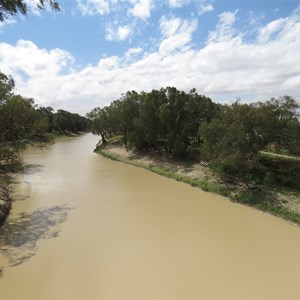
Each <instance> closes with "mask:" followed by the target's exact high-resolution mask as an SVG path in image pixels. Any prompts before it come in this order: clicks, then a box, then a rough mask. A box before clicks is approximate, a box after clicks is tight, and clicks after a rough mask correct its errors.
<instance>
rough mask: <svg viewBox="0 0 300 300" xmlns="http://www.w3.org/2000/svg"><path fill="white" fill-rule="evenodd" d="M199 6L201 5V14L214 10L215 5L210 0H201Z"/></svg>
mask: <svg viewBox="0 0 300 300" xmlns="http://www.w3.org/2000/svg"><path fill="white" fill-rule="evenodd" d="M198 7H199V8H198V9H199V15H200V16H201V15H204V14H206V13H208V12H211V11H213V10H214V7H213V5H212V3H211V1H210V0H202V1H200V2H199V4H198Z"/></svg>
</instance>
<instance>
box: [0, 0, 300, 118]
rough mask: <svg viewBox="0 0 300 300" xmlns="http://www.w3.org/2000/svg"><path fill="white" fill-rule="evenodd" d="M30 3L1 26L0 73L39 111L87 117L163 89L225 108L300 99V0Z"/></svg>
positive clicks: (124, 0)
mask: <svg viewBox="0 0 300 300" xmlns="http://www.w3.org/2000/svg"><path fill="white" fill-rule="evenodd" d="M26 1H27V2H28V6H29V11H30V12H29V14H28V15H27V16H26V17H23V16H17V17H15V18H11V19H9V20H6V21H5V22H4V23H2V24H0V70H1V71H2V72H4V73H6V74H9V75H11V76H13V78H14V79H15V81H16V92H18V93H20V94H22V95H24V96H27V97H33V98H34V99H35V101H36V103H37V104H39V105H43V106H44V105H51V106H53V107H54V108H55V109H57V108H62V109H67V110H70V111H74V112H79V113H81V114H85V113H86V112H88V111H89V110H91V109H92V108H94V107H95V106H100V107H102V106H104V105H107V104H109V103H110V102H111V101H112V100H115V99H117V98H119V97H120V96H121V94H122V93H125V92H126V91H128V90H137V91H142V90H143V91H150V90H151V89H159V88H160V87H165V86H176V87H177V88H178V89H181V90H185V91H189V90H190V89H191V88H193V87H195V88H196V89H197V91H198V93H200V94H205V95H207V96H210V97H211V98H212V99H213V100H214V101H216V102H222V103H230V102H231V101H234V100H235V99H236V98H241V99H242V101H245V102H248V101H257V100H267V99H269V98H271V97H278V96H281V95H291V96H293V97H295V98H296V99H299V97H300V63H299V62H300V1H299V0H297V1H294V0H280V1H279V0H277V1H275V0H274V1H273V0H258V1H256V0H239V1H233V0H220V1H218V0H161V1H158V0H60V1H59V3H60V6H61V11H60V12H53V11H50V10H48V9H46V10H43V11H40V10H38V9H36V7H35V5H34V2H35V1H37V0H26Z"/></svg>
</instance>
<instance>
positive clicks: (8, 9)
mask: <svg viewBox="0 0 300 300" xmlns="http://www.w3.org/2000/svg"><path fill="white" fill-rule="evenodd" d="M46 4H48V5H49V6H50V7H51V8H52V9H53V10H56V11H58V10H60V7H59V4H58V2H57V1H56V0H39V2H38V3H37V4H36V6H37V7H38V8H39V9H43V8H45V5H46ZM27 12H28V5H27V4H26V1H25V0H1V1H0V22H3V21H4V20H5V19H7V18H9V17H11V16H14V15H16V14H17V13H21V14H23V15H26V14H27Z"/></svg>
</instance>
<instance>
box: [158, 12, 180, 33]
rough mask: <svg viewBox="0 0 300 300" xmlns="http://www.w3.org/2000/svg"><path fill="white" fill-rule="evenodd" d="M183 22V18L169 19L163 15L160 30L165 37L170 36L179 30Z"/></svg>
mask: <svg viewBox="0 0 300 300" xmlns="http://www.w3.org/2000/svg"><path fill="white" fill-rule="evenodd" d="M181 24H182V20H181V19H180V18H169V19H168V18H167V17H166V16H163V17H162V18H161V19H160V22H159V25H160V31H161V33H162V35H163V36H164V37H170V36H172V35H174V34H175V33H176V32H177V30H178V28H179V27H180V25H181Z"/></svg>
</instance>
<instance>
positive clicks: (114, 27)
mask: <svg viewBox="0 0 300 300" xmlns="http://www.w3.org/2000/svg"><path fill="white" fill-rule="evenodd" d="M132 33H133V29H132V28H131V27H130V26H128V25H125V26H120V25H118V24H116V23H113V24H108V25H107V27H106V29H105V38H106V39H107V40H108V41H124V40H126V39H127V38H129V37H130V36H131V35H132Z"/></svg>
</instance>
